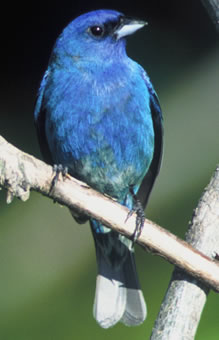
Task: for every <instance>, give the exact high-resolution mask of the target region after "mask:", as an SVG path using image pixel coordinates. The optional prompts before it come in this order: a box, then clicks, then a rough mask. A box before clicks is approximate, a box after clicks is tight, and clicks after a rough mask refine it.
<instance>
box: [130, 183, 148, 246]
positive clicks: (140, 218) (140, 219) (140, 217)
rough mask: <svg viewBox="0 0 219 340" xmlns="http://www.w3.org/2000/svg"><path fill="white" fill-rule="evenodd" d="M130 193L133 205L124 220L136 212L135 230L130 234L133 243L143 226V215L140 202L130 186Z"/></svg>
mask: <svg viewBox="0 0 219 340" xmlns="http://www.w3.org/2000/svg"><path fill="white" fill-rule="evenodd" d="M130 193H131V195H132V197H133V201H134V205H133V208H132V210H130V211H129V213H128V215H127V218H126V220H128V219H129V217H131V216H132V215H133V213H136V215H137V216H136V223H135V231H134V233H133V235H132V236H131V239H132V241H133V244H134V243H135V242H136V241H137V239H138V238H139V236H140V235H141V232H142V229H143V227H144V221H145V215H144V210H143V207H142V205H141V202H140V200H139V199H138V198H137V196H136V194H135V193H134V190H133V188H132V187H131V188H130Z"/></svg>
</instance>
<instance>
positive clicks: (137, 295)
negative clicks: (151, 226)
mask: <svg viewBox="0 0 219 340" xmlns="http://www.w3.org/2000/svg"><path fill="white" fill-rule="evenodd" d="M101 227H102V228H104V233H103V232H101V231H100V229H98V228H101ZM91 229H92V232H93V236H94V240H95V246H96V256H97V267H98V275H97V281H96V293H95V300H94V307H93V313H94V317H95V319H96V321H97V322H98V323H99V325H100V326H101V327H103V328H108V327H111V326H113V325H115V324H116V323H117V322H118V321H121V322H123V323H124V324H125V325H127V326H135V325H139V324H141V323H142V322H143V321H144V320H145V318H146V314H147V310H146V304H145V301H144V297H143V294H142V291H141V289H140V285H139V281H138V277H137V272H136V265H135V259H134V252H133V249H132V246H131V241H130V240H128V239H127V238H126V237H124V236H122V235H119V234H118V233H116V232H114V231H112V230H110V229H108V228H106V227H103V226H101V225H100V224H99V223H98V222H97V221H91Z"/></svg>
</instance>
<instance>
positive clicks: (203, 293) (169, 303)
mask: <svg viewBox="0 0 219 340" xmlns="http://www.w3.org/2000/svg"><path fill="white" fill-rule="evenodd" d="M218 226H219V169H217V170H216V172H215V174H214V176H213V177H212V179H211V181H210V184H209V185H208V187H207V188H206V189H205V191H204V193H203V195H202V197H201V199H200V201H199V204H198V207H197V208H196V210H195V211H194V214H193V219H192V222H191V223H190V226H189V230H188V232H187V235H186V241H187V242H188V243H190V244H191V245H192V246H193V247H194V248H196V249H198V250H199V251H201V252H202V253H204V254H205V255H207V256H212V254H213V253H214V252H215V251H216V250H217V251H218V250H219V228H218ZM208 292H209V288H208V287H207V286H206V285H204V284H203V283H201V282H200V281H198V280H196V279H194V278H193V277H191V276H190V275H189V274H187V273H185V272H183V271H182V270H180V269H179V268H175V270H174V272H173V275H172V278H171V281H170V285H169V288H168V290H167V293H166V296H165V298H164V301H163V303H162V305H161V309H160V312H159V315H158V317H157V320H156V322H155V326H154V329H153V332H152V336H151V340H155V339H156V340H166V339H169V340H175V339H178V340H181V339H182V340H183V339H187V340H190V339H194V336H195V333H196V330H197V327H198V323H199V320H200V317H201V313H202V310H203V308H204V305H205V302H206V299H207V295H208Z"/></svg>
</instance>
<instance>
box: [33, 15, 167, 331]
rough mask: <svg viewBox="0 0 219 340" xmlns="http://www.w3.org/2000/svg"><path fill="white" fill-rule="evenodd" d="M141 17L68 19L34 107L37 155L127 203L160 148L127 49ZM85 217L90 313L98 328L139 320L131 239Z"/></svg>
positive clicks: (152, 172) (147, 98) (146, 189)
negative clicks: (92, 260)
mask: <svg viewBox="0 0 219 340" xmlns="http://www.w3.org/2000/svg"><path fill="white" fill-rule="evenodd" d="M145 24H146V23H145V22H144V21H141V20H136V19H132V18H130V17H126V16H125V15H123V14H122V13H119V12H117V11H114V10H97V11H92V12H89V13H86V14H83V15H81V16H79V17H78V18H76V19H75V20H73V21H72V22H71V23H69V25H68V26H67V27H66V28H65V29H64V30H63V32H62V33H61V35H60V36H59V37H58V39H57V41H56V43H55V46H54V48H53V51H52V54H51V57H50V61H49V65H48V69H47V71H46V72H45V75H44V77H43V79H42V82H41V85H40V88H39V92H38V97H37V101H36V106H35V112H34V119H35V125H36V128H37V133H38V138H39V142H40V147H41V152H42V155H43V157H44V159H45V160H46V161H47V162H48V163H50V164H61V165H62V166H63V167H67V168H68V171H69V173H70V174H71V175H72V176H74V177H76V178H77V179H79V180H81V181H84V182H86V183H87V184H88V185H90V186H91V187H92V188H94V189H96V190H98V191H99V192H101V193H104V194H107V195H110V196H112V197H113V198H114V199H115V200H116V201H118V202H119V203H120V204H122V205H124V206H126V207H128V208H129V209H131V210H132V209H133V207H134V203H135V202H134V199H133V193H134V194H136V195H138V197H139V199H140V200H141V203H142V206H143V208H145V206H146V203H147V200H148V197H149V194H150V192H151V189H152V186H153V184H154V181H155V178H156V176H157V174H158V172H159V168H160V161H161V154H162V113H161V109H160V105H159V101H158V98H157V95H156V93H155V90H154V88H153V86H152V84H151V82H150V79H149V77H148V75H147V73H146V72H145V71H144V69H143V68H142V67H141V66H140V65H139V64H138V63H136V62H135V61H133V60H132V59H130V58H129V57H128V56H127V54H126V37H127V36H128V35H130V34H132V33H134V32H136V31H137V30H138V29H140V28H142V27H143V26H144V25H145ZM73 215H74V213H73ZM75 219H76V220H77V221H78V222H79V223H83V222H85V220H86V219H88V217H84V216H76V215H75ZM90 225H91V230H92V234H93V237H94V241H95V246H96V257H97V267H98V275H97V281H96V293H95V301H94V307H93V313H94V317H95V318H96V320H97V322H98V323H99V325H100V326H101V327H103V328H108V327H111V326H113V325H115V324H116V323H117V322H118V321H121V322H123V323H124V324H125V325H129V326H133V325H138V324H141V323H142V322H143V321H144V320H145V318H146V314H147V311H146V304H145V301H144V297H143V294H142V291H141V288H140V284H139V280H138V277H137V273H136V265H135V259H134V250H133V247H132V241H131V240H130V239H128V238H126V237H125V236H122V235H120V234H118V233H117V232H115V231H112V230H111V229H109V228H107V227H106V226H104V225H102V224H101V223H100V222H98V221H96V220H94V219H90Z"/></svg>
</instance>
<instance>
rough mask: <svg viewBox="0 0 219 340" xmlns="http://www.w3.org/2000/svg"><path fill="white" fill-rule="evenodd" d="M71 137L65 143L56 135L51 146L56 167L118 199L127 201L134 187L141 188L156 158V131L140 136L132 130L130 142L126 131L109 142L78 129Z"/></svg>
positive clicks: (102, 137)
mask: <svg viewBox="0 0 219 340" xmlns="http://www.w3.org/2000/svg"><path fill="white" fill-rule="evenodd" d="M67 136H68V138H66V137H67ZM67 136H66V134H65V137H64V139H62V137H61V135H60V134H59V133H55V134H54V140H53V141H52V142H51V143H50V144H51V145H52V148H53V150H52V154H53V155H55V159H54V161H55V163H61V164H63V165H65V166H67V167H68V169H69V172H70V173H71V174H72V175H73V176H74V177H76V178H78V179H80V180H82V181H84V182H86V183H87V184H89V185H90V186H91V187H93V188H95V189H96V190H98V191H100V192H103V193H105V194H108V195H110V196H113V197H115V198H119V197H122V196H123V197H124V196H125V195H126V194H127V192H128V190H129V187H130V185H132V186H136V187H138V186H139V185H140V183H141V181H142V179H143V177H144V175H145V173H146V172H147V170H148V168H149V166H150V163H151V160H152V157H153V149H154V134H153V130H152V129H148V131H147V130H146V133H145V131H144V134H143V132H141V133H139V134H137V135H136V131H135V135H134V133H132V131H131V130H130V135H129V133H128V135H127V136H126V138H125V136H124V135H123V133H122V131H121V134H120V135H118V134H117V136H115V135H114V136H113V133H112V136H111V137H110V138H107V136H102V135H101V136H99V137H98V133H96V134H94V133H93V132H92V136H91V135H90V136H88V135H87V132H86V133H85V134H80V133H78V130H77V129H76V130H75V131H72V133H71V134H67ZM50 139H51V137H50ZM54 148H55V150H54Z"/></svg>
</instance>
